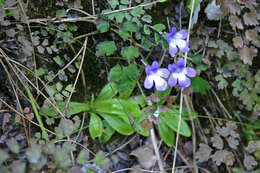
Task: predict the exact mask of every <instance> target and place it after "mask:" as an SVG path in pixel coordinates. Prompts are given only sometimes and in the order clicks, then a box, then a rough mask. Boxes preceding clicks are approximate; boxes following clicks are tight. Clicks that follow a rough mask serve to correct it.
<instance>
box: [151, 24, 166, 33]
mask: <svg viewBox="0 0 260 173" xmlns="http://www.w3.org/2000/svg"><path fill="white" fill-rule="evenodd" d="M153 28H154V29H155V30H156V31H157V32H162V31H163V30H165V28H166V27H165V25H164V24H161V23H159V24H156V25H154V26H153Z"/></svg>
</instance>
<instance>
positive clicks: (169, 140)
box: [158, 119, 174, 147]
mask: <svg viewBox="0 0 260 173" xmlns="http://www.w3.org/2000/svg"><path fill="white" fill-rule="evenodd" d="M158 129H159V135H160V137H161V139H162V140H163V142H164V143H165V144H166V145H167V146H168V147H172V146H173V143H174V132H173V131H172V130H171V129H170V128H169V127H168V126H167V124H166V123H165V122H164V121H162V120H160V119H159V124H158Z"/></svg>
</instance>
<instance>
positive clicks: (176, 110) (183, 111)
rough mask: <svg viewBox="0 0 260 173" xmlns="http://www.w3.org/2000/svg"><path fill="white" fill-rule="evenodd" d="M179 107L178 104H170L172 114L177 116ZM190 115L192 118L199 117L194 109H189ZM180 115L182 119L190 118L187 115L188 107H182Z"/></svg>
mask: <svg viewBox="0 0 260 173" xmlns="http://www.w3.org/2000/svg"><path fill="white" fill-rule="evenodd" d="M179 109H180V106H179V105H172V109H171V111H173V114H174V115H176V116H179ZM191 116H192V118H193V119H195V118H198V117H199V115H198V113H197V112H196V111H191ZM181 117H182V119H184V120H190V115H189V112H188V109H187V108H186V107H183V108H182V114H181Z"/></svg>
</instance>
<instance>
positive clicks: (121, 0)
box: [120, 0, 129, 5]
mask: <svg viewBox="0 0 260 173" xmlns="http://www.w3.org/2000/svg"><path fill="white" fill-rule="evenodd" d="M120 4H124V5H128V4H129V1H128V0H120Z"/></svg>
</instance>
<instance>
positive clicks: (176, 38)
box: [165, 27, 189, 56]
mask: <svg viewBox="0 0 260 173" xmlns="http://www.w3.org/2000/svg"><path fill="white" fill-rule="evenodd" d="M187 36H188V33H187V31H185V30H180V31H179V32H176V28H175V27H172V32H171V33H169V34H166V36H165V40H166V41H167V42H168V44H169V53H170V55H171V56H174V55H175V54H176V53H177V52H178V48H179V49H180V51H181V52H188V51H189V43H188V42H187V41H186V40H185V39H186V38H187ZM177 47H178V48H177Z"/></svg>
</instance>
